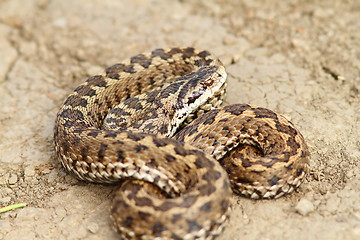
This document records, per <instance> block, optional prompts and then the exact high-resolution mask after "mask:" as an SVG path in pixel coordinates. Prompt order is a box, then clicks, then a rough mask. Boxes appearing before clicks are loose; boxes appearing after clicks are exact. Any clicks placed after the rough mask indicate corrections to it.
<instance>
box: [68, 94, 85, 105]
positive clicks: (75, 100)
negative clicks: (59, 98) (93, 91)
mask: <svg viewBox="0 0 360 240" xmlns="http://www.w3.org/2000/svg"><path fill="white" fill-rule="evenodd" d="M87 103H88V102H87V101H86V99H83V98H81V97H80V96H78V95H71V96H69V97H68V98H67V99H66V100H65V103H64V105H65V106H72V107H77V106H81V107H86V105H87Z"/></svg>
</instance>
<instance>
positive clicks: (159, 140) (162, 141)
mask: <svg viewBox="0 0 360 240" xmlns="http://www.w3.org/2000/svg"><path fill="white" fill-rule="evenodd" d="M153 143H154V144H155V145H156V146H157V147H164V146H166V145H168V143H167V142H166V139H162V138H154V139H153Z"/></svg>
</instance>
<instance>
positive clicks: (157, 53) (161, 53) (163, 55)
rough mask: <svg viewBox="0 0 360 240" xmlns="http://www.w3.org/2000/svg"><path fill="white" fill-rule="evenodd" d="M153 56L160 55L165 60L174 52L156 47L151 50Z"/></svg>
mask: <svg viewBox="0 0 360 240" xmlns="http://www.w3.org/2000/svg"><path fill="white" fill-rule="evenodd" d="M151 57H160V58H161V59H163V60H167V59H169V58H171V57H172V53H171V52H168V53H166V52H165V51H164V49H155V50H154V51H152V52H151Z"/></svg>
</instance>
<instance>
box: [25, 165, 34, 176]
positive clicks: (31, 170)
mask: <svg viewBox="0 0 360 240" xmlns="http://www.w3.org/2000/svg"><path fill="white" fill-rule="evenodd" d="M24 173H25V176H27V177H32V176H34V175H35V169H34V168H33V167H30V166H28V167H26V168H25V171H24Z"/></svg>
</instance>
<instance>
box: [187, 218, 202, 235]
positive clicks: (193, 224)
mask: <svg viewBox="0 0 360 240" xmlns="http://www.w3.org/2000/svg"><path fill="white" fill-rule="evenodd" d="M187 224H188V232H193V231H199V230H200V229H202V227H201V226H200V225H199V224H198V223H197V222H196V221H192V220H187Z"/></svg>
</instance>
